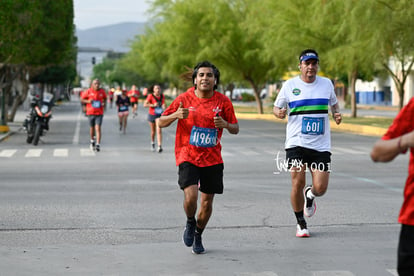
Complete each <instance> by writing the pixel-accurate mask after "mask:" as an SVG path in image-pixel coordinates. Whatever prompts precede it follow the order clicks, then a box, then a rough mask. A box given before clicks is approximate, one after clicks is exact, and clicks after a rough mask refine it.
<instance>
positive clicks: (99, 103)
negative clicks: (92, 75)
mask: <svg viewBox="0 0 414 276" xmlns="http://www.w3.org/2000/svg"><path fill="white" fill-rule="evenodd" d="M105 101H106V93H105V90H103V89H102V88H100V82H99V80H98V79H94V80H93V81H92V85H91V88H89V89H88V90H86V91H85V92H84V93H83V94H82V97H81V102H82V103H85V104H86V115H87V116H88V119H89V126H90V128H89V134H90V137H91V142H90V148H91V150H96V151H100V150H101V125H102V119H103V114H104V107H105ZM95 137H96V141H95Z"/></svg>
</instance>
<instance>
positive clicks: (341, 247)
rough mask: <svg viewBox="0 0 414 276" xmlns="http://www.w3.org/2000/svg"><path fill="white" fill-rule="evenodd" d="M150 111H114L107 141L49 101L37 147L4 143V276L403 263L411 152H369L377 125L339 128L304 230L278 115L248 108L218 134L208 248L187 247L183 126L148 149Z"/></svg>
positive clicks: (370, 271)
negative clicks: (218, 174)
mask: <svg viewBox="0 0 414 276" xmlns="http://www.w3.org/2000/svg"><path fill="white" fill-rule="evenodd" d="M145 112H146V110H145V109H144V108H143V107H142V106H140V107H139V116H138V117H137V118H135V119H132V117H130V119H129V125H128V129H127V134H125V135H124V134H122V133H120V132H119V130H118V123H117V118H116V113H115V110H114V109H108V110H107V113H106V115H105V117H104V123H103V140H102V151H101V152H99V153H94V152H91V151H90V150H89V149H88V143H89V138H88V125H87V119H86V117H84V116H83V115H82V114H81V112H80V105H79V103H78V102H76V101H73V102H71V103H65V104H63V105H61V106H57V107H56V108H55V110H54V117H53V118H52V120H51V122H50V129H51V130H50V132H49V133H47V135H46V136H44V137H42V140H41V142H40V143H39V145H38V146H33V145H29V144H26V142H25V133H24V132H23V131H19V132H17V133H15V134H14V135H12V136H10V137H8V138H7V139H4V140H3V141H2V142H1V143H0V164H1V165H0V191H1V193H0V218H1V219H0V255H1V258H0V274H1V275H244V276H250V275H256V276H259V275H260V276H274V275H279V276H282V275H317V276H322V275H339V276H342V275H376V276H377V275H396V271H395V266H396V250H397V243H398V235H399V228H400V225H399V224H398V223H397V217H398V212H399V208H400V206H401V203H402V192H403V185H404V181H405V178H406V175H407V165H408V156H399V157H398V158H397V159H396V160H394V161H393V162H391V163H388V164H374V163H372V161H371V160H370V159H369V152H370V150H371V147H372V145H373V143H374V142H375V140H376V139H378V137H371V136H360V135H355V134H348V133H342V132H334V133H333V135H332V144H333V148H332V153H333V156H332V161H333V168H332V174H331V179H330V186H329V189H328V192H327V194H326V195H325V196H323V197H322V198H318V199H317V206H318V208H317V213H316V214H315V216H314V217H312V218H311V219H308V226H309V230H310V232H311V235H312V237H310V238H307V239H300V238H296V237H295V227H296V224H295V218H294V214H293V212H292V210H291V207H290V202H289V193H290V178H289V175H288V173H286V172H284V171H283V168H281V167H280V166H281V163H280V160H282V159H283V157H284V151H283V142H284V137H285V128H284V127H285V126H284V124H283V123H275V122H270V121H253V120H243V119H240V122H239V124H240V133H239V134H238V135H229V134H225V135H224V136H223V139H222V144H223V158H224V160H225V191H224V194H223V195H219V196H216V198H215V203H214V212H213V216H212V218H211V220H210V222H209V225H208V227H207V229H206V230H205V232H204V234H203V241H204V246H205V248H206V254H203V255H193V254H191V249H190V248H187V247H185V246H184V245H183V243H182V241H181V236H182V232H183V228H184V225H185V216H184V212H183V210H182V199H183V194H182V192H181V190H179V188H178V185H177V168H176V166H175V160H174V155H173V145H174V135H175V125H173V126H170V127H169V128H167V129H164V130H163V136H164V139H163V140H164V143H163V147H164V152H163V153H154V152H151V151H150V140H149V127H148V124H147V122H146V115H145ZM21 118H22V116H20V117H18V118H17V119H18V120H19V119H21ZM308 181H310V178H308Z"/></svg>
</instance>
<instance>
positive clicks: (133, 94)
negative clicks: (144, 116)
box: [127, 84, 140, 118]
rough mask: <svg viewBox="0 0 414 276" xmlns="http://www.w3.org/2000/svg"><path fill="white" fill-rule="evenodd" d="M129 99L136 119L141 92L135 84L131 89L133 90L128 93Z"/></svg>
mask: <svg viewBox="0 0 414 276" xmlns="http://www.w3.org/2000/svg"><path fill="white" fill-rule="evenodd" d="M127 96H128V98H129V101H130V102H131V105H132V114H134V116H133V118H135V117H136V116H137V115H138V114H137V110H138V99H139V96H140V93H139V90H138V89H137V86H136V85H135V84H134V85H132V87H131V90H129V91H128V95H127Z"/></svg>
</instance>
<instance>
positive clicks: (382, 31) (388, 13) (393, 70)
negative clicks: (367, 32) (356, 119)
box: [373, 0, 414, 109]
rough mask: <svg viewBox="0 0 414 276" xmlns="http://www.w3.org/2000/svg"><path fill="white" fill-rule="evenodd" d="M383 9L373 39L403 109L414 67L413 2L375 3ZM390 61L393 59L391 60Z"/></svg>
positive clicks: (380, 10) (380, 11) (402, 0)
mask: <svg viewBox="0 0 414 276" xmlns="http://www.w3.org/2000/svg"><path fill="white" fill-rule="evenodd" d="M376 2H377V3H378V6H379V7H380V9H379V10H378V11H376V12H377V14H378V17H377V20H376V21H375V27H376V28H375V29H373V36H374V37H375V38H376V40H377V41H378V42H379V43H378V44H377V45H376V47H377V52H378V53H380V59H379V60H380V63H381V65H382V66H383V67H384V68H385V70H386V71H387V72H388V73H389V75H390V76H391V78H392V80H393V81H394V84H395V87H396V89H397V93H398V95H399V108H400V109H401V108H402V107H403V105H404V96H405V83H406V81H407V77H408V76H409V75H410V74H411V73H412V69H413V65H414V36H413V35H412V30H413V28H414V2H413V1H409V0H401V1H394V2H392V3H389V2H386V1H379V0H378V1H376ZM390 57H391V58H390Z"/></svg>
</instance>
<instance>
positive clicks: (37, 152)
mask: <svg viewBox="0 0 414 276" xmlns="http://www.w3.org/2000/svg"><path fill="white" fill-rule="evenodd" d="M42 151H43V150H42V149H29V150H28V151H27V153H26V155H25V156H24V157H40V155H41V154H42Z"/></svg>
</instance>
